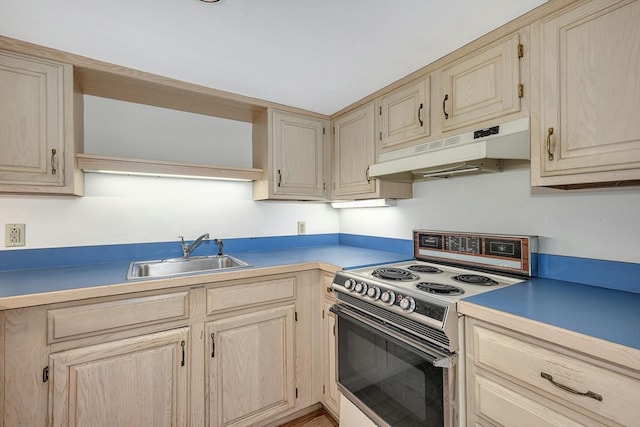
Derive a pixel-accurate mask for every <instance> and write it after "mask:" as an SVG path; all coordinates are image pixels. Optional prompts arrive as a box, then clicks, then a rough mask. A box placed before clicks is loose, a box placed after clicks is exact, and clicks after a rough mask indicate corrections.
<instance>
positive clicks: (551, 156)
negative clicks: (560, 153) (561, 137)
mask: <svg viewBox="0 0 640 427" xmlns="http://www.w3.org/2000/svg"><path fill="white" fill-rule="evenodd" d="M551 135H553V128H549V132H548V133H547V154H548V155H549V160H553V153H552V152H551Z"/></svg>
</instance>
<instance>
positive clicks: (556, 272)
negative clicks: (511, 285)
mask: <svg viewBox="0 0 640 427" xmlns="http://www.w3.org/2000/svg"><path fill="white" fill-rule="evenodd" d="M538 264H539V272H538V276H539V277H545V278H548V279H557V280H566V281H569V282H577V283H584V284H586V285H593V286H599V287H603V288H609V289H617V290H620V291H628V292H636V293H640V264H635V263H631V262H620V261H606V260H599V259H591V258H577V257H570V256H563V255H549V254H539V255H538Z"/></svg>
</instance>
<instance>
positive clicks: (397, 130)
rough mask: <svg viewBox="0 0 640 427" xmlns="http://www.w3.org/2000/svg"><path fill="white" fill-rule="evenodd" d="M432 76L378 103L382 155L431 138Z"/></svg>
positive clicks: (379, 140)
mask: <svg viewBox="0 0 640 427" xmlns="http://www.w3.org/2000/svg"><path fill="white" fill-rule="evenodd" d="M430 89H431V78H430V76H427V77H424V78H422V79H420V80H418V81H417V82H413V83H409V84H407V85H405V86H402V87H400V88H399V89H396V90H394V91H393V92H390V93H388V94H386V95H384V96H382V97H380V99H379V100H378V114H379V118H380V131H379V132H378V142H379V144H380V151H381V152H383V151H385V150H387V149H389V148H397V147H398V146H399V145H402V144H403V143H405V142H407V141H414V140H416V139H418V138H421V137H427V136H429V135H430V134H431V120H430V115H431V108H430V98H431V97H430Z"/></svg>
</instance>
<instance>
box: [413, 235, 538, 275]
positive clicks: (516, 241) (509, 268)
mask: <svg viewBox="0 0 640 427" xmlns="http://www.w3.org/2000/svg"><path fill="white" fill-rule="evenodd" d="M413 249H414V250H413V252H414V256H415V257H416V259H420V260H423V261H431V262H446V263H451V264H454V265H461V266H469V267H474V268H485V269H490V270H497V271H500V272H506V273H513V274H516V275H525V276H536V275H537V269H538V263H537V251H538V238H537V237H536V236H512V235H501V234H498V235H491V234H479V233H456V232H445V231H432V230H414V231H413Z"/></svg>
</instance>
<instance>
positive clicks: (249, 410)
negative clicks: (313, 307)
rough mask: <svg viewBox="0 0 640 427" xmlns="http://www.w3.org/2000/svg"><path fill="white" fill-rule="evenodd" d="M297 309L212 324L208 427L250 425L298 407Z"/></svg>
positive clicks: (290, 307) (274, 310)
mask: <svg viewBox="0 0 640 427" xmlns="http://www.w3.org/2000/svg"><path fill="white" fill-rule="evenodd" d="M294 317H295V307H294V306H293V305H292V304H289V305H286V306H283V307H275V308H268V309H263V310H257V311H255V312H253V313H249V314H244V315H240V316H232V317H228V318H224V319H220V320H215V321H213V322H209V323H208V324H207V325H206V332H207V333H206V335H207V337H208V339H209V340H210V341H209V346H207V347H208V348H209V349H210V350H211V357H210V358H209V359H208V360H209V363H207V366H208V374H207V379H208V384H209V386H208V388H207V391H208V402H207V406H208V408H209V411H208V422H207V426H210V427H214V426H215V427H222V426H225V427H226V426H239V425H251V424H255V423H257V422H259V421H261V420H264V419H267V418H269V417H271V416H273V415H277V414H278V413H282V412H284V411H286V410H288V409H291V408H293V407H294V406H295V400H296V382H295V366H294V362H295V354H294V345H295V342H294V336H295V333H294V322H295V320H294Z"/></svg>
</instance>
